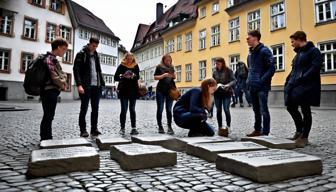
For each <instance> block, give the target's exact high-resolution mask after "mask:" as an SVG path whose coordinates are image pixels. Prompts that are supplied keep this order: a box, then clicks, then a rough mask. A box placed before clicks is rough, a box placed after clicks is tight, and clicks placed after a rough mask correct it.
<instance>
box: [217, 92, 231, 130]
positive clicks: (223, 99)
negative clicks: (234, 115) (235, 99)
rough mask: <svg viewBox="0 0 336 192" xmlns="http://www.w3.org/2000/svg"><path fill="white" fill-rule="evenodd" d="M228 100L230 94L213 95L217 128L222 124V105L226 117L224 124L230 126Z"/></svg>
mask: <svg viewBox="0 0 336 192" xmlns="http://www.w3.org/2000/svg"><path fill="white" fill-rule="evenodd" d="M230 102H231V96H223V97H220V96H215V105H216V109H217V122H218V128H221V127H222V126H223V120H222V106H223V108H224V113H225V118H226V125H227V126H229V127H230V126H231V113H230Z"/></svg>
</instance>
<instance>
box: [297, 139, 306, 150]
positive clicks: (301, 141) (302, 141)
mask: <svg viewBox="0 0 336 192" xmlns="http://www.w3.org/2000/svg"><path fill="white" fill-rule="evenodd" d="M295 145H296V147H298V148H304V147H305V146H306V145H308V138H302V137H299V138H297V139H296V140H295Z"/></svg>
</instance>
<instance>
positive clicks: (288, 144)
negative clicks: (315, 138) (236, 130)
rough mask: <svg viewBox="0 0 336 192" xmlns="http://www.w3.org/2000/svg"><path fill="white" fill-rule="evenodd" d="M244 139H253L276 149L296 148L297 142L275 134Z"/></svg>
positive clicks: (245, 138) (244, 139)
mask: <svg viewBox="0 0 336 192" xmlns="http://www.w3.org/2000/svg"><path fill="white" fill-rule="evenodd" d="M241 140H242V141H252V142H255V143H258V144H260V145H264V146H266V147H268V148H275V149H295V148H296V146H295V142H294V141H292V140H289V139H284V138H278V137H274V136H259V137H244V138H241Z"/></svg>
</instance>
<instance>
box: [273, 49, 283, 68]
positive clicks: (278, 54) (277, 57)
mask: <svg viewBox="0 0 336 192" xmlns="http://www.w3.org/2000/svg"><path fill="white" fill-rule="evenodd" d="M271 49H272V50H271V51H272V53H273V56H274V61H275V63H276V65H275V67H276V70H277V71H281V70H285V64H284V62H285V59H284V57H285V54H284V49H285V48H284V45H275V46H271Z"/></svg>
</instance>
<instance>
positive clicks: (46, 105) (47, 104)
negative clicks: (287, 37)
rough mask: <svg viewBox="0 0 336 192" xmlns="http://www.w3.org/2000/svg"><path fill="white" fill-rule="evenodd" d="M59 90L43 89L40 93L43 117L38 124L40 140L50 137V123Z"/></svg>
mask: <svg viewBox="0 0 336 192" xmlns="http://www.w3.org/2000/svg"><path fill="white" fill-rule="evenodd" d="M59 94H60V91H59V90H57V89H50V90H44V91H43V92H42V93H41V100H42V108H43V118H42V121H41V125H40V137H41V141H42V140H47V139H52V130H51V125H52V121H53V119H54V116H55V110H56V105H57V98H58V96H59Z"/></svg>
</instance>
